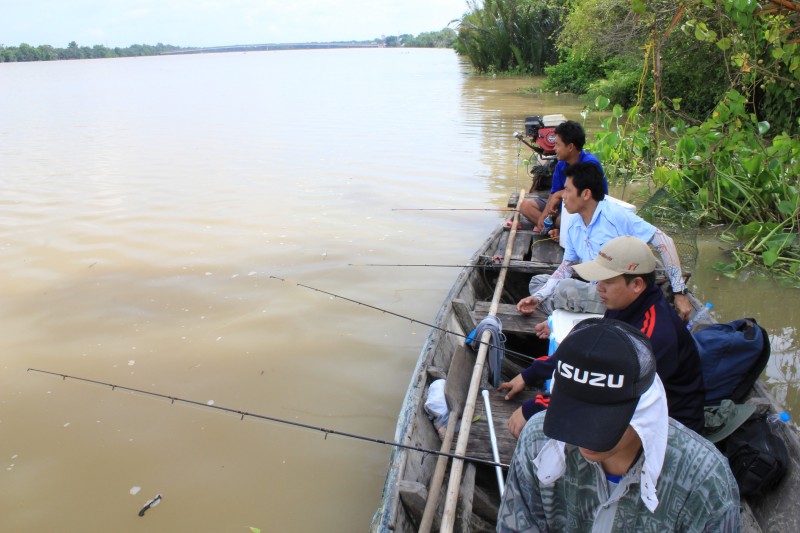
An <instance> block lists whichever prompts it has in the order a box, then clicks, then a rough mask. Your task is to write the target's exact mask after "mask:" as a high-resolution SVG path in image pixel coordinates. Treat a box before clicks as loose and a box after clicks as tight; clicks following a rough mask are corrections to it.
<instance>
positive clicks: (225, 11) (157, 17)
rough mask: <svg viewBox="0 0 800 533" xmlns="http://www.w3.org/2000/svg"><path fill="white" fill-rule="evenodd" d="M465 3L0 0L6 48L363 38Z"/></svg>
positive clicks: (438, 16)
mask: <svg viewBox="0 0 800 533" xmlns="http://www.w3.org/2000/svg"><path fill="white" fill-rule="evenodd" d="M465 11H467V4H466V0H0V45H5V46H18V45H19V44H20V43H27V44H30V45H32V46H38V45H41V44H49V45H52V46H54V47H57V48H65V47H66V46H67V44H68V43H69V42H70V41H76V42H77V43H78V44H79V45H81V46H92V45H95V44H102V45H105V46H108V47H115V46H121V47H125V46H129V45H131V44H156V43H159V42H160V43H164V44H172V45H176V46H216V45H226V44H259V43H295V42H310V41H349V40H357V41H364V40H369V39H373V38H375V37H380V36H382V35H401V34H404V33H410V34H413V35H418V34H419V33H422V32H426V31H437V30H441V29H442V28H444V27H445V26H447V24H448V23H449V22H450V21H451V20H453V19H457V18H460V17H461V15H463V14H464V12H465Z"/></svg>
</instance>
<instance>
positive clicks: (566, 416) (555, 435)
mask: <svg viewBox="0 0 800 533" xmlns="http://www.w3.org/2000/svg"><path fill="white" fill-rule="evenodd" d="M638 404H639V398H633V399H631V400H628V401H626V402H621V403H613V404H597V403H588V402H584V401H581V400H576V399H575V398H572V397H570V396H567V395H560V394H558V387H553V392H552V395H551V398H550V406H549V407H548V408H547V414H546V415H545V418H544V427H543V428H542V429H543V430H544V434H545V435H547V436H548V437H550V438H551V439H555V440H560V441H562V442H566V443H567V444H572V445H574V446H578V447H579V448H586V449H587V450H591V451H593V452H607V451H609V450H611V449H612V448H613V447H614V446H616V445H617V443H619V441H620V439H622V436H623V435H624V434H625V430H626V429H628V425H630V422H631V419H632V418H633V413H634V412H635V411H636V406H637V405H638Z"/></svg>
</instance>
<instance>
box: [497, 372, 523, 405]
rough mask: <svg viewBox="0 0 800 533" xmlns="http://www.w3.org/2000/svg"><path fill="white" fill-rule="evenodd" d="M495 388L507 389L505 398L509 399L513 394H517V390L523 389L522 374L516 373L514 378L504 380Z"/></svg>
mask: <svg viewBox="0 0 800 533" xmlns="http://www.w3.org/2000/svg"><path fill="white" fill-rule="evenodd" d="M497 390H499V391H504V390H507V391H508V394H506V397H505V399H506V400H510V399H511V398H513V397H514V396H516V395H517V393H518V392H520V391H523V390H525V380H524V379H522V374H517V375H516V377H515V378H514V379H512V380H511V381H506V382H505V383H501V384H500V386H499V387H497Z"/></svg>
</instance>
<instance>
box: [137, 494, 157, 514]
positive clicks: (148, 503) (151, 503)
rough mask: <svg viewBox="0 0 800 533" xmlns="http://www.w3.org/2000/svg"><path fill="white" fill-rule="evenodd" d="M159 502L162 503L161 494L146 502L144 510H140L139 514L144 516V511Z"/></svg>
mask: <svg viewBox="0 0 800 533" xmlns="http://www.w3.org/2000/svg"><path fill="white" fill-rule="evenodd" d="M159 503H161V494H157V495H156V497H155V498H153V499H152V500H150V501H148V502H147V503H146V504H144V507H142V510H141V511H139V516H144V513H145V512H147V510H148V509H150V508H151V507H155V506H156V505H158V504H159Z"/></svg>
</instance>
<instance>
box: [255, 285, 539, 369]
mask: <svg viewBox="0 0 800 533" xmlns="http://www.w3.org/2000/svg"><path fill="white" fill-rule="evenodd" d="M270 278H272V279H277V280H278V281H283V282H284V283H290V284H292V285H297V286H298V287H303V288H304V289H311V290H312V291H316V292H321V293H322V294H327V295H328V296H333V297H334V298H339V299H340V300H344V301H346V302H351V303H354V304H357V305H362V306H364V307H367V308H369V309H374V310H375V311H380V312H381V313H386V314H387V315H392V316H396V317H397V318H402V319H403V320H408V321H409V322H411V323H412V324H414V323H417V324H420V325H421V326H427V327H429V328H433V329H435V330H438V331H441V332H443V333H449V334H451V335H455V336H456V337H461V338H462V339H469V335H464V334H462V333H456V332H455V331H450V330H449V329H445V328H440V327H439V326H436V325H434V324H429V323H428V322H422V321H421V320H417V319H416V318H411V317H408V316H405V315H401V314H399V313H395V312H394V311H389V310H388V309H381V308H380V307H376V306H374V305H370V304H367V303H364V302H359V301H358V300H353V299H352V298H347V297H346V296H340V295H338V294H335V293H332V292H328V291H323V290H322V289H318V288H316V287H312V286H311V285H303V284H302V283H298V282H296V281H291V280H288V279H284V278H279V277H278V276H270ZM470 343H471V344H485V345H486V346H487V347H489V348H499V346H496V345H494V344H492V343H491V342H486V343H484V342H481V340H480V339H477V338H473V339H471V340H470ZM505 352H506V353H508V354H512V355H516V356H519V357H523V358H525V359H526V360H528V361H532V360H533V359H535V358H534V357H533V356H530V355H527V354H524V353H522V352H515V351H514V350H509V349H508V348H505Z"/></svg>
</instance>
